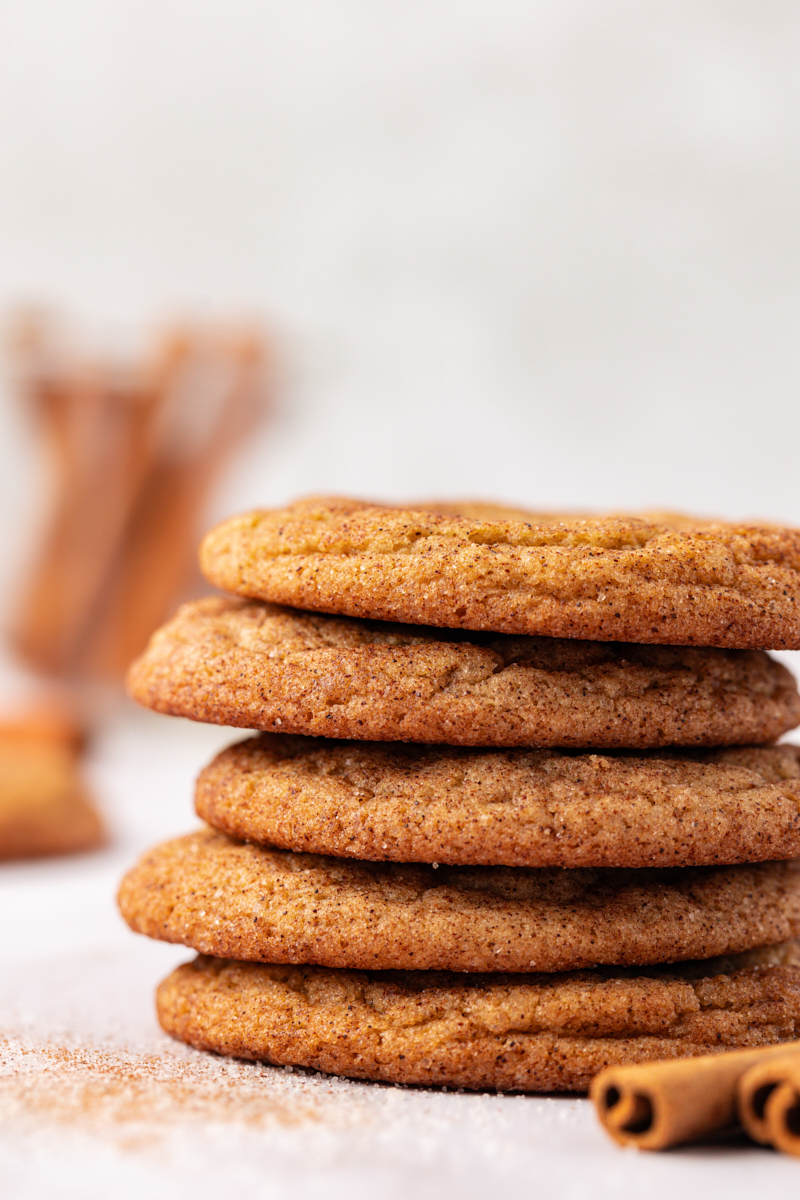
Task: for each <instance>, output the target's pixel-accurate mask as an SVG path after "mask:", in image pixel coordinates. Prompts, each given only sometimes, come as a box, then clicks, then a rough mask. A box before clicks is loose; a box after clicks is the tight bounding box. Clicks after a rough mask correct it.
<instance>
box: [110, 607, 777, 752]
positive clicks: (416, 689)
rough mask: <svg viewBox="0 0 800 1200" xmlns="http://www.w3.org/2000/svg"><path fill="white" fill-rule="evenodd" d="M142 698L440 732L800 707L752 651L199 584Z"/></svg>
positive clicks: (590, 742) (494, 737) (685, 728)
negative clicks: (331, 606)
mask: <svg viewBox="0 0 800 1200" xmlns="http://www.w3.org/2000/svg"><path fill="white" fill-rule="evenodd" d="M128 684H129V687H130V690H131V694H132V695H133V696H134V697H135V698H136V699H137V700H138V701H139V702H140V703H142V704H145V705H147V706H148V707H150V708H155V709H156V710H157V711H158V712H167V713H172V714H173V715H177V716H184V717H191V718H192V719H194V720H199V721H208V722H212V723H214V724H221V725H236V726H241V727H245V728H248V729H279V730H281V731H283V732H288V733H305V734H314V735H322V736H328V737H345V738H365V739H372V740H378V739H387V740H400V741H411V742H447V743H449V744H451V745H492V746H572V747H583V746H593V747H598V748H615V747H629V748H642V749H643V748H647V747H651V746H665V745H706V746H716V745H731V744H737V743H738V744H743V743H756V742H770V741H774V740H775V739H776V738H778V737H780V736H781V734H783V733H785V732H786V731H787V730H789V729H792V728H793V727H794V726H795V725H796V724H797V723H798V722H800V697H798V694H797V688H796V685H795V682H794V679H793V678H792V676H791V674H790V673H789V672H788V671H787V670H786V669H785V667H783V666H782V665H781V664H780V663H778V662H775V661H774V660H773V659H771V658H770V657H769V656H768V655H767V654H764V652H763V651H760V650H719V649H696V648H692V647H685V646H684V647H675V646H639V645H635V644H633V643H625V644H620V643H616V642H585V641H570V640H568V639H563V638H539V637H509V636H508V635H507V634H481V633H473V634H466V635H465V634H464V633H463V632H462V631H461V630H436V629H432V628H427V629H420V628H419V627H416V626H408V625H390V624H382V623H379V622H366V621H361V620H354V619H348V618H337V617H330V616H324V615H321V614H315V613H305V612H298V611H297V610H296V609H287V608H281V607H278V606H277V605H274V604H264V603H260V602H258V601H251V602H247V601H243V600H232V599H223V598H221V597H210V598H208V599H205V600H198V601H195V602H193V603H192V604H187V605H185V606H184V607H183V608H182V609H181V610H180V611H179V612H178V614H177V616H175V617H174V618H173V620H172V621H171V622H170V623H169V624H168V625H166V626H164V628H163V629H161V630H160V631H159V632H158V633H156V634H155V635H154V637H153V638H152V640H151V642H150V646H149V647H148V649H147V651H146V653H145V654H144V655H143V656H142V657H141V658H140V659H139V660H138V661H137V662H136V663H134V665H133V667H132V668H131V671H130V675H129V680H128Z"/></svg>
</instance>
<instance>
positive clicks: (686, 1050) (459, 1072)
mask: <svg viewBox="0 0 800 1200" xmlns="http://www.w3.org/2000/svg"><path fill="white" fill-rule="evenodd" d="M751 964H756V965H751ZM798 964H800V955H798V952H797V946H796V945H790V946H783V947H776V948H775V949H773V950H772V951H771V952H766V953H764V952H760V953H759V952H756V953H753V954H750V955H743V956H741V957H740V958H739V959H735V958H734V959H729V960H727V961H724V960H723V961H719V960H717V961H716V962H710V963H699V964H694V965H692V966H689V965H683V966H681V967H671V968H668V969H658V968H655V969H651V970H641V969H640V970H638V971H623V970H619V969H617V970H616V971H615V970H612V969H608V970H597V971H584V972H575V973H570V974H562V975H551V976H546V975H529V976H525V975H516V976H513V975H512V976H505V977H504V976H497V975H489V976H487V975H483V976H481V975H477V976H476V975H472V976H469V975H468V976H463V975H461V976H459V975H447V974H439V973H433V972H430V973H429V972H423V971H409V972H396V973H395V972H384V973H379V972H362V971H334V970H329V969H326V968H324V967H307V966H306V967H303V966H301V967H293V966H264V965H262V964H255V963H242V962H226V961H224V960H223V961H220V960H218V959H213V958H198V959H196V960H195V961H194V962H192V963H187V964H186V965H185V966H182V967H179V968H178V970H177V971H175V972H174V973H173V974H172V975H170V976H169V978H168V979H166V980H165V981H164V982H163V983H162V984H161V986H160V987H159V989H158V995H157V1002H156V1003H157V1010H158V1019H159V1021H160V1022H161V1025H162V1027H163V1028H164V1029H165V1030H166V1032H167V1033H170V1034H172V1036H173V1037H176V1038H179V1039H180V1040H181V1041H184V1042H188V1043H189V1045H191V1046H196V1047H197V1048H198V1049H202V1050H215V1051H216V1052H217V1053H219V1054H232V1055H235V1056H236V1057H237V1058H254V1059H263V1060H265V1061H267V1062H271V1063H278V1064H293V1065H298V1066H302V1067H309V1068H312V1069H314V1070H319V1071H327V1072H329V1073H331V1074H334V1075H349V1076H352V1077H354V1078H356V1079H380V1080H385V1081H386V1082H387V1083H416V1084H435V1085H441V1084H445V1085H448V1086H452V1087H465V1088H498V1089H500V1090H502V1091H510V1090H516V1091H531V1092H555V1091H585V1090H586V1088H587V1087H588V1086H589V1083H590V1081H591V1079H592V1077H593V1076H594V1075H596V1074H597V1073H598V1072H599V1071H601V1070H602V1069H603V1068H604V1067H609V1066H617V1065H620V1064H622V1063H631V1062H645V1061H648V1060H652V1059H664V1058H667V1059H668V1058H680V1057H684V1056H689V1055H693V1054H709V1053H713V1052H716V1051H722V1050H733V1049H738V1048H744V1047H748V1046H765V1045H772V1044H774V1043H776V1042H784V1041H791V1040H793V1039H795V1038H800V965H798Z"/></svg>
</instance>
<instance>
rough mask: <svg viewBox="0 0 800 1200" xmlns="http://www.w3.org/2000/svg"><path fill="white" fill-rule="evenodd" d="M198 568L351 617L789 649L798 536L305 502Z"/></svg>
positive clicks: (219, 532)
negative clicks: (462, 514)
mask: <svg viewBox="0 0 800 1200" xmlns="http://www.w3.org/2000/svg"><path fill="white" fill-rule="evenodd" d="M458 513H465V514H466V515H464V516H460V515H457V514H458ZM200 561H201V566H202V568H203V571H204V572H205V575H206V577H207V578H208V579H209V580H210V581H211V583H214V584H216V585H217V586H219V587H221V588H224V589H225V590H226V591H229V592H235V593H237V594H238V595H242V596H248V597H253V598H260V599H264V600H271V601H274V602H276V603H280V604H289V605H294V606H296V607H298V608H306V609H314V610H318V611H321V612H331V613H341V614H344V615H347V616H359V617H373V618H377V619H379V620H390V621H402V622H409V623H414V624H421V625H443V626H449V627H452V628H462V629H488V630H494V631H497V632H503V633H517V634H519V633H536V634H546V635H548V636H550V637H570V638H590V639H594V640H598V641H626V642H653V643H662V644H674V645H689V646H722V647H731V648H739V649H769V648H783V649H800V531H799V530H793V529H780V528H777V527H773V526H755V525H732V524H724V523H721V522H710V521H699V520H693V519H690V518H687V517H680V516H674V515H671V514H670V515H663V514H658V515H655V516H653V517H647V516H644V517H641V518H640V517H576V516H569V517H567V516H563V515H556V516H553V515H550V516H546V515H543V514H538V513H537V514H534V513H524V512H519V513H516V512H515V511H514V510H513V509H505V508H500V507H498V506H493V505H479V504H464V505H441V504H437V505H430V506H428V507H427V508H426V507H423V508H418V509H402V508H394V507H389V506H381V505H376V504H364V503H361V502H359V501H356V500H343V499H336V498H314V497H312V498H311V499H307V500H301V501H298V502H297V503H296V504H293V505H291V506H290V507H289V508H285V509H275V510H266V511H257V512H252V513H246V514H244V515H243V516H239V517H234V518H232V519H231V520H228V521H225V522H223V524H221V525H219V526H217V527H216V529H213V530H212V531H211V533H209V534H208V535H207V537H206V538H205V540H204V542H203V545H202V547H201V552H200Z"/></svg>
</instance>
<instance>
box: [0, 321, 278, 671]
mask: <svg viewBox="0 0 800 1200" xmlns="http://www.w3.org/2000/svg"><path fill="white" fill-rule="evenodd" d="M10 340H11V347H12V351H13V353H14V357H15V360H16V376H17V379H18V382H19V387H20V390H21V392H22V395H23V397H24V399H25V401H26V403H27V405H28V407H29V408H30V409H31V411H32V412H33V414H34V416H35V419H36V423H37V427H38V429H39V431H40V434H41V437H42V440H43V442H44V443H45V445H46V448H47V451H48V454H49V460H50V464H51V467H52V472H53V486H52V487H51V488H50V489H49V491H50V496H51V501H50V503H51V512H50V516H49V519H48V521H47V524H46V527H45V530H44V534H43V536H42V538H41V542H40V545H39V548H38V551H35V552H34V554H33V556H32V560H31V567H30V573H29V576H28V578H27V579H24V580H23V581H22V587H21V588H20V589H19V591H20V595H19V603H18V606H17V611H16V615H15V617H14V619H13V623H12V628H11V641H12V645H13V646H14V647H15V648H16V649H17V651H18V653H19V654H20V656H21V657H22V659H23V660H24V661H25V662H26V663H27V664H28V665H29V666H30V667H32V668H33V669H35V670H37V671H40V672H42V673H44V674H46V675H51V676H56V677H58V678H61V679H65V680H74V681H76V680H97V679H100V680H108V681H111V680H117V679H120V678H122V676H123V674H124V672H125V669H126V667H127V665H128V664H129V663H130V661H131V659H132V658H133V657H134V656H135V655H136V654H138V653H139V652H140V651H141V650H142V649H143V647H144V645H145V643H146V641H147V638H148V637H149V635H150V634H151V633H152V631H153V630H154V629H155V628H156V626H157V625H158V624H159V623H160V622H161V621H163V620H164V619H165V618H166V617H167V616H168V615H169V614H170V613H171V612H172V610H173V609H174V607H175V605H176V604H177V603H178V602H179V601H180V600H181V599H184V598H186V597H188V596H189V595H191V594H193V591H195V590H196V589H197V588H199V589H200V590H204V588H203V585H202V584H201V583H200V580H199V573H198V570H197V567H196V565H195V562H196V546H197V542H198V540H199V538H200V536H201V533H202V531H203V523H202V522H203V513H204V509H205V507H206V505H207V503H208V500H209V493H210V491H211V488H212V487H213V485H214V483H215V482H217V481H218V478H219V475H220V472H221V469H222V467H223V466H224V465H225V464H226V462H227V460H228V458H229V456H230V455H231V453H232V452H233V451H234V450H235V449H236V448H237V447H238V446H239V444H240V443H241V441H242V440H243V439H244V438H245V437H246V436H247V434H248V433H251V432H252V431H253V430H254V428H255V427H256V426H257V424H258V423H259V421H260V419H261V418H262V417H263V416H264V415H265V413H266V411H267V407H268V399H269V367H270V356H269V353H268V350H267V346H266V343H265V341H264V338H263V336H261V335H260V334H258V333H256V332H255V331H251V330H246V329H242V330H235V329H232V330H223V329H218V328H213V329H212V328H208V329H204V328H203V329H201V328H188V327H187V328H175V329H173V330H171V331H169V332H167V333H165V334H164V335H162V337H161V338H160V339H159V341H158V343H157V345H156V346H155V348H154V350H153V352H152V354H151V355H150V356H149V358H147V359H146V360H144V361H141V362H134V363H127V364H126V363H121V362H115V361H111V362H104V361H101V360H98V359H96V358H92V359H88V358H85V357H83V356H81V355H80V354H79V353H77V352H76V350H75V348H74V346H73V345H72V344H71V343H70V341H69V338H68V337H67V336H66V333H65V329H64V327H63V326H62V325H60V324H59V323H57V322H55V321H53V319H52V318H47V317H44V316H42V315H41V314H35V313H30V312H29V313H26V314H20V316H19V317H18V318H17V320H16V321H15V323H14V326H13V331H12V337H11V339H10Z"/></svg>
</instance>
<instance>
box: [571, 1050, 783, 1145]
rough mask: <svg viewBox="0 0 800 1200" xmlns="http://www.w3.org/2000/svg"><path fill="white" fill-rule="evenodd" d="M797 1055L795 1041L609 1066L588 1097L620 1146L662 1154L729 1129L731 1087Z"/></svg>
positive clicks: (733, 1105)
mask: <svg viewBox="0 0 800 1200" xmlns="http://www.w3.org/2000/svg"><path fill="white" fill-rule="evenodd" d="M791 1050H793V1051H794V1054H795V1055H800V1042H791V1043H783V1044H782V1045H780V1046H768V1047H763V1048H760V1049H757V1050H736V1051H732V1052H730V1053H725V1052H723V1053H720V1054H707V1055H703V1056H702V1057H700V1058H682V1059H679V1060H676V1061H668V1062H656V1063H639V1064H636V1065H634V1066H622V1067H609V1068H607V1069H606V1070H605V1071H601V1072H600V1074H599V1075H598V1076H597V1077H596V1078H595V1079H594V1080H593V1081H592V1085H591V1088H590V1092H589V1094H590V1097H591V1099H592V1101H593V1102H594V1105H595V1109H596V1110H597V1115H598V1116H599V1118H600V1121H601V1122H602V1124H603V1126H604V1127H605V1129H606V1130H607V1131H608V1133H610V1134H611V1136H612V1137H613V1138H614V1140H615V1141H616V1142H619V1144H620V1145H622V1146H637V1147H638V1148H639V1149H640V1150H665V1149H667V1147H669V1146H678V1145H680V1144H681V1143H684V1142H693V1141H697V1140H698V1139H700V1138H704V1137H708V1136H709V1135H710V1134H714V1133H720V1132H722V1131H724V1130H728V1129H732V1128H734V1127H735V1126H736V1125H737V1123H738V1120H737V1118H738V1112H737V1102H736V1088H737V1084H738V1083H739V1080H740V1079H741V1078H742V1076H743V1075H744V1074H745V1072H746V1071H748V1070H750V1069H751V1068H753V1067H756V1066H758V1065H760V1064H762V1063H769V1062H770V1060H772V1061H775V1060H776V1059H786V1057H787V1055H788V1054H789V1053H790V1051H791Z"/></svg>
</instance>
